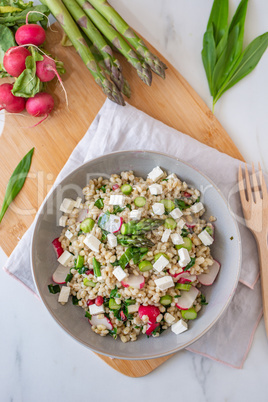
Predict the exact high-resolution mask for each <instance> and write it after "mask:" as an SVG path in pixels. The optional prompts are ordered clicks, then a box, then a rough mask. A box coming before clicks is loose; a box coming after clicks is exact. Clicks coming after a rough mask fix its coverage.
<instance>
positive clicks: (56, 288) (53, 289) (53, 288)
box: [48, 283, 60, 295]
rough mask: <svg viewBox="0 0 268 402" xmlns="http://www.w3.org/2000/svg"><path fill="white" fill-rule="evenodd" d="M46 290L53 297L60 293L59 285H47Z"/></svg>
mask: <svg viewBox="0 0 268 402" xmlns="http://www.w3.org/2000/svg"><path fill="white" fill-rule="evenodd" d="M48 290H49V293H52V294H53V295H55V294H56V293H59V292H60V287H59V285H53V284H52V283H51V284H50V285H48Z"/></svg>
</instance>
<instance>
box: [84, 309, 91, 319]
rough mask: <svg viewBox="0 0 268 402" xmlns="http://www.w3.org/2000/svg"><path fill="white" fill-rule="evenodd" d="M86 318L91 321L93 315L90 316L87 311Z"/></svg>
mask: <svg viewBox="0 0 268 402" xmlns="http://www.w3.org/2000/svg"><path fill="white" fill-rule="evenodd" d="M85 317H87V318H89V319H90V320H91V318H92V315H91V314H89V312H88V311H86V314H85Z"/></svg>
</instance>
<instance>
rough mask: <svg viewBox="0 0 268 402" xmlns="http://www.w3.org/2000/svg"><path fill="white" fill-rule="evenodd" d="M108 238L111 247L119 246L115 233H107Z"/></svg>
mask: <svg viewBox="0 0 268 402" xmlns="http://www.w3.org/2000/svg"><path fill="white" fill-rule="evenodd" d="M107 240H108V244H109V246H110V247H116V246H117V237H116V236H115V235H114V234H113V233H109V234H108V235H107Z"/></svg>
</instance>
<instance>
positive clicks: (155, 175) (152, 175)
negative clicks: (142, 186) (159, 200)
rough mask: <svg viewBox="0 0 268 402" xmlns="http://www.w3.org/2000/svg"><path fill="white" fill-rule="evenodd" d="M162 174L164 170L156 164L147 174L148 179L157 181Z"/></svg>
mask: <svg viewBox="0 0 268 402" xmlns="http://www.w3.org/2000/svg"><path fill="white" fill-rule="evenodd" d="M163 176H164V172H163V170H162V169H160V167H159V166H156V167H155V168H154V169H153V170H152V171H151V172H150V173H149V174H148V179H151V180H152V181H157V180H159V179H161V177H163Z"/></svg>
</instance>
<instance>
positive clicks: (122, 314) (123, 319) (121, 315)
mask: <svg viewBox="0 0 268 402" xmlns="http://www.w3.org/2000/svg"><path fill="white" fill-rule="evenodd" d="M120 318H121V320H122V321H126V320H127V317H126V315H125V313H124V312H123V311H122V310H121V311H120Z"/></svg>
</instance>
